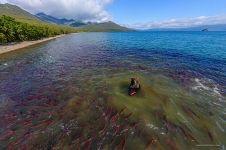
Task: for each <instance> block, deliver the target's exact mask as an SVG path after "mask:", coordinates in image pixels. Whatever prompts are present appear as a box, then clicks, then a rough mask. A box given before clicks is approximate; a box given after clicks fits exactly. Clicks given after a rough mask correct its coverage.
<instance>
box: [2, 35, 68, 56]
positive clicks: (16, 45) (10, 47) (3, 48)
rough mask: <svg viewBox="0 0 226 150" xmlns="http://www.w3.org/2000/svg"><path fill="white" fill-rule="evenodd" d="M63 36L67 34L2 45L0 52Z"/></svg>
mask: <svg viewBox="0 0 226 150" xmlns="http://www.w3.org/2000/svg"><path fill="white" fill-rule="evenodd" d="M63 36H65V34H62V35H58V36H55V37H49V38H44V39H42V40H37V41H24V42H19V43H15V44H10V45H4V46H0V54H3V53H7V52H11V51H15V50H19V49H21V48H25V47H29V46H32V45H35V44H39V43H43V42H46V41H50V40H53V39H57V38H60V37H63Z"/></svg>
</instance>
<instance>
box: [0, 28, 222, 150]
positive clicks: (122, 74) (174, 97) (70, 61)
mask: <svg viewBox="0 0 226 150" xmlns="http://www.w3.org/2000/svg"><path fill="white" fill-rule="evenodd" d="M131 77H138V78H139V80H140V81H141V84H142V89H141V91H140V92H139V93H138V95H137V96H136V97H129V96H128V95H127V87H128V84H129V81H130V78H131ZM0 80H1V82H0V148H1V149H6V148H8V149H10V148H14V149H15V148H22V149H23V148H24V149H54V148H55V149H63V148H64V149H78V148H81V149H207V147H205V146H200V145H205V144H210V145H214V146H215V147H214V148H218V149H220V148H221V149H224V148H225V144H226V143H225V141H226V133H225V132H226V116H225V115H226V109H225V101H226V98H225V97H226V96H225V94H226V33H225V32H131V33H80V34H72V35H68V36H65V37H63V38H60V39H56V40H53V41H51V42H47V43H43V44H41V45H37V46H33V47H30V48H26V49H23V50H20V51H16V52H12V53H8V54H4V55H1V56H0Z"/></svg>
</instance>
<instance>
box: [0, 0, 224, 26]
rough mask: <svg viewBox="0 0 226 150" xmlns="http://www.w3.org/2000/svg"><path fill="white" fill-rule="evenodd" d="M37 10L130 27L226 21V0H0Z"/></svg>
mask: <svg viewBox="0 0 226 150" xmlns="http://www.w3.org/2000/svg"><path fill="white" fill-rule="evenodd" d="M0 2H1V3H6V2H7V3H11V4H16V5H18V6H20V7H22V8H23V9H26V10H28V11H29V12H31V13H33V14H35V13H38V12H44V13H46V14H49V15H52V16H55V17H59V18H68V19H70V18H73V19H77V20H82V21H97V22H104V21H110V20H111V21H115V22H116V23H119V24H122V25H126V26H128V27H131V28H139V29H147V28H172V27H189V26H197V25H204V24H224V23H225V24H226V0H0Z"/></svg>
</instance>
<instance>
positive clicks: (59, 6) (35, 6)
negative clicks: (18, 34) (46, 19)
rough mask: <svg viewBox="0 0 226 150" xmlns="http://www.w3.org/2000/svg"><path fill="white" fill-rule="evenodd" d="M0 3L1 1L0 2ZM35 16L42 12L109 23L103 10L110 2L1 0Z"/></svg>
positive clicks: (106, 0)
mask: <svg viewBox="0 0 226 150" xmlns="http://www.w3.org/2000/svg"><path fill="white" fill-rule="evenodd" d="M1 1H2V0H1ZM3 1H4V3H6V2H7V3H10V4H15V5H17V6H20V7H21V8H23V9H25V10H27V11H29V12H31V13H33V14H35V13H39V12H44V13H46V14H48V15H52V16H54V17H59V18H68V19H71V18H73V19H77V20H83V21H99V22H103V21H109V20H111V19H112V17H111V15H110V14H109V13H108V12H107V11H106V10H105V8H106V6H107V5H108V4H110V3H111V2H112V0H3Z"/></svg>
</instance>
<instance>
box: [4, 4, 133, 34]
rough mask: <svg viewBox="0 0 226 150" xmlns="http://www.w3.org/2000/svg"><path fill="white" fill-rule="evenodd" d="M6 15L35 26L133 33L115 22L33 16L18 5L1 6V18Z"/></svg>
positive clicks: (41, 14) (43, 15)
mask: <svg viewBox="0 0 226 150" xmlns="http://www.w3.org/2000/svg"><path fill="white" fill-rule="evenodd" d="M2 15H6V16H10V17H13V18H15V19H16V20H17V21H20V22H26V23H35V24H45V25H51V24H52V25H54V24H55V26H57V25H61V26H66V27H68V26H71V28H73V29H77V30H78V31H85V32H119V31H122V32H123V31H132V30H131V29H128V28H126V27H123V26H120V25H118V24H116V23H114V22H104V23H91V22H88V23H84V22H80V21H75V20H73V19H64V18H63V19H59V18H56V17H53V16H50V15H46V14H44V13H38V14H37V15H32V14H31V13H29V12H27V11H25V10H23V9H21V8H20V7H18V6H16V5H11V4H0V16H2Z"/></svg>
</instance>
